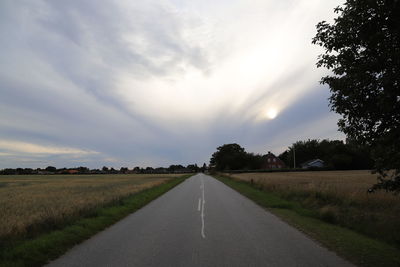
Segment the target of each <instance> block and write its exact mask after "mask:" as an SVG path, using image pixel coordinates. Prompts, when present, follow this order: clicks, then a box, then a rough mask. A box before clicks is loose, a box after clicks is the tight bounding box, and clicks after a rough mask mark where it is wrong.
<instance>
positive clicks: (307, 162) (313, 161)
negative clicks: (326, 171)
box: [300, 159, 325, 166]
mask: <svg viewBox="0 0 400 267" xmlns="http://www.w3.org/2000/svg"><path fill="white" fill-rule="evenodd" d="M316 162H321V163H322V164H325V162H324V161H323V160H322V159H311V160H309V161H306V162H303V163H301V164H300V165H301V166H306V165H311V164H313V163H316Z"/></svg>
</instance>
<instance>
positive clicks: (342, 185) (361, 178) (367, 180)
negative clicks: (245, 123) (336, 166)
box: [229, 170, 400, 247]
mask: <svg viewBox="0 0 400 267" xmlns="http://www.w3.org/2000/svg"><path fill="white" fill-rule="evenodd" d="M229 176H231V177H232V178H234V179H238V180H244V181H248V182H251V183H253V184H255V185H256V186H258V187H259V188H261V189H262V190H264V191H267V192H273V193H276V194H278V195H279V196H281V197H282V198H284V199H287V200H290V201H293V202H297V203H299V204H300V205H301V206H303V207H306V208H309V209H312V210H314V211H316V212H318V214H319V215H320V217H321V218H324V219H326V220H328V221H329V222H332V223H336V224H340V225H343V226H346V227H348V228H351V229H355V230H357V231H359V232H361V233H364V234H367V235H370V236H374V237H377V238H380V239H383V240H386V241H389V242H391V243H395V244H396V245H398V246H399V247H400V231H399V230H398V229H400V196H399V195H394V194H392V193H387V192H384V191H377V192H375V193H368V192H367V191H368V189H369V188H370V187H371V186H372V185H373V184H375V183H377V175H376V174H371V172H370V171H367V170H360V171H358V170H357V171H307V172H269V173H239V174H231V175H229Z"/></svg>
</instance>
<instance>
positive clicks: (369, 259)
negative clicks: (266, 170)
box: [214, 175, 400, 266]
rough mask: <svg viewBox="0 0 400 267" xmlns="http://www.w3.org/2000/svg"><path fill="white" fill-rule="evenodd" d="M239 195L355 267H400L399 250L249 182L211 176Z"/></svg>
mask: <svg viewBox="0 0 400 267" xmlns="http://www.w3.org/2000/svg"><path fill="white" fill-rule="evenodd" d="M214 177H215V178H217V179H218V180H219V181H221V182H223V183H225V184H226V185H228V186H230V187H231V188H233V189H235V190H236V191H238V192H239V193H241V194H243V195H244V196H246V197H248V198H249V199H251V200H253V201H254V202H256V203H257V204H259V205H260V206H263V207H265V208H267V209H268V210H269V211H271V212H272V213H274V214H276V215H277V216H279V217H280V218H282V219H283V220H285V221H286V222H288V223H289V224H291V225H292V226H294V227H296V228H298V229H299V230H301V231H303V232H304V233H306V234H307V235H309V236H311V237H312V238H313V239H315V240H317V241H318V242H320V243H321V244H323V245H324V246H325V247H327V248H329V249H331V250H333V251H335V252H337V253H338V254H339V255H340V256H342V257H344V258H346V259H348V260H349V261H351V262H353V263H354V264H356V265H359V266H400V250H399V249H397V248H396V247H393V246H391V245H389V244H387V243H385V242H382V241H379V240H376V239H373V238H370V237H367V236H365V235H362V234H359V233H356V232H354V231H352V230H349V229H347V228H343V227H340V226H337V225H334V224H330V223H327V222H324V221H322V220H320V219H318V218H317V217H318V214H316V213H315V211H313V210H309V209H305V208H303V207H301V206H300V205H299V204H298V203H296V202H293V201H288V200H285V199H282V198H281V197H279V196H278V195H277V194H274V193H270V192H265V191H262V190H260V189H259V188H257V185H252V184H251V183H249V182H245V181H238V180H234V179H231V178H227V177H225V176H218V175H214Z"/></svg>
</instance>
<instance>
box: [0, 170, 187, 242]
mask: <svg viewBox="0 0 400 267" xmlns="http://www.w3.org/2000/svg"><path fill="white" fill-rule="evenodd" d="M177 176H179V175H176V174H114V175H26V176H24V175H10V176H0V239H3V238H8V237H13V236H18V235H24V234H30V232H35V231H36V230H37V229H38V228H39V229H40V228H41V227H42V228H43V227H48V226H52V225H57V224H59V223H63V222H64V221H66V220H69V219H71V218H74V217H77V216H82V215H85V214H88V213H90V212H91V211H93V210H94V209H95V208H96V207H101V206H104V205H107V204H109V203H113V202H116V201H118V200H120V199H121V198H124V197H126V196H128V195H131V194H133V193H135V192H138V191H140V190H143V189H145V188H149V187H152V186H155V185H158V184H161V183H163V182H165V181H167V180H169V179H171V178H172V177H177Z"/></svg>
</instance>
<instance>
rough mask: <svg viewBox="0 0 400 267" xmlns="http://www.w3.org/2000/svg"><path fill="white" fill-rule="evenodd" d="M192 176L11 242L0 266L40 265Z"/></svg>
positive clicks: (4, 249) (0, 256) (1, 254)
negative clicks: (64, 224) (67, 223)
mask: <svg viewBox="0 0 400 267" xmlns="http://www.w3.org/2000/svg"><path fill="white" fill-rule="evenodd" d="M190 176H192V175H187V176H183V177H178V178H174V179H171V180H170V181H168V182H166V183H163V184H161V185H158V186H155V187H152V188H149V189H145V190H143V191H140V192H138V193H135V194H133V195H131V196H129V197H126V198H124V199H121V200H120V201H119V203H118V205H113V206H108V207H103V208H99V209H97V210H96V211H95V212H93V214H92V215H91V216H90V217H85V218H80V219H77V220H76V221H75V222H72V223H70V224H69V225H67V226H66V227H64V228H63V229H60V230H56V231H51V232H49V233H44V234H42V235H40V236H37V237H35V238H32V239H25V240H18V241H17V240H15V241H13V242H10V243H6V244H5V246H4V247H2V248H0V266H2V267H8V266H10V267H11V266H13V267H14V266H15V267H17V266H42V265H44V264H46V263H47V262H49V261H50V260H52V259H55V258H57V257H59V256H60V255H62V254H63V253H65V251H67V250H68V249H69V248H71V247H72V246H74V245H76V244H78V243H80V242H82V241H83V240H86V239H88V238H89V237H91V236H92V235H94V234H96V233H97V232H99V231H101V230H103V229H105V228H106V227H108V226H110V225H112V224H114V223H115V222H117V221H119V220H121V219H122V218H124V217H126V216H127V215H129V214H131V213H132V212H134V211H136V210H138V209H140V208H141V207H143V206H145V205H146V204H147V203H149V202H150V201H152V200H154V199H156V198H157V197H159V196H160V195H162V194H164V193H165V192H167V191H168V190H170V189H172V188H173V187H175V186H176V185H178V184H180V183H181V182H183V181H184V180H185V179H187V178H189V177H190Z"/></svg>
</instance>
